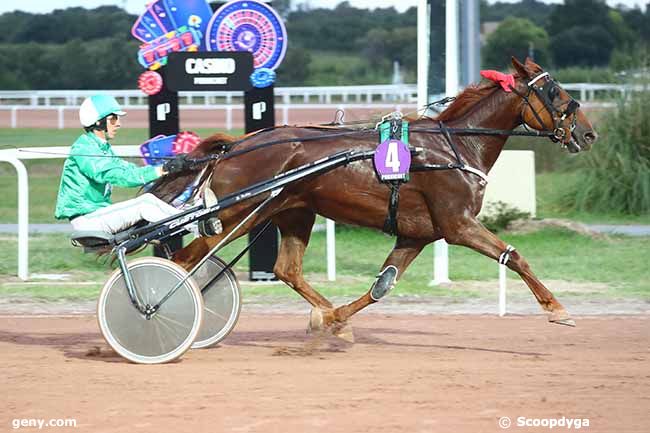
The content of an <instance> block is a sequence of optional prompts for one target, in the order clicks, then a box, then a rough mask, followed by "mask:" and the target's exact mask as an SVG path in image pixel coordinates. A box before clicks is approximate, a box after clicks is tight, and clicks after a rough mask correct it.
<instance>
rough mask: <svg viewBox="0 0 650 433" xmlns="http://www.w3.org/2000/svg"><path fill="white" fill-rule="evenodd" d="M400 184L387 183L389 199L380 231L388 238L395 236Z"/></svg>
mask: <svg viewBox="0 0 650 433" xmlns="http://www.w3.org/2000/svg"><path fill="white" fill-rule="evenodd" d="M401 184H402V182H399V181H397V182H395V181H392V182H390V183H389V185H388V186H389V188H390V198H389V199H388V215H387V216H386V220H384V227H383V228H382V230H383V231H384V232H385V233H387V234H388V235H390V236H397V208H398V206H399V187H400V186H401Z"/></svg>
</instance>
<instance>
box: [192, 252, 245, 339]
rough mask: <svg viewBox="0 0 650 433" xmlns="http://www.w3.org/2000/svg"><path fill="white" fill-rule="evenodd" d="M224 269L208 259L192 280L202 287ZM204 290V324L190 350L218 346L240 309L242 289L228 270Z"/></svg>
mask: <svg viewBox="0 0 650 433" xmlns="http://www.w3.org/2000/svg"><path fill="white" fill-rule="evenodd" d="M225 268H226V264H225V263H224V262H223V261H221V259H219V258H218V257H216V256H212V257H210V258H209V259H208V260H207V261H206V262H205V263H204V264H203V265H201V267H200V268H199V269H197V271H196V272H195V273H194V275H193V278H194V281H196V284H197V285H198V286H199V287H200V288H203V287H204V286H205V285H206V284H207V283H208V282H209V280H210V279H211V278H213V277H215V276H216V275H217V274H218V273H219V272H221V271H222V270H223V269H225ZM202 291H203V304H204V310H203V324H202V325H201V330H200V331H199V335H198V336H197V337H196V340H194V344H193V345H192V348H193V349H199V348H204V347H209V346H213V345H215V344H217V343H218V342H220V341H221V340H223V339H224V338H226V336H227V335H228V334H229V333H230V331H232V330H233V328H234V327H235V325H236V324H237V319H239V312H240V310H241V289H240V288H239V283H238V282H237V277H235V274H234V272H232V270H230V269H228V270H227V271H226V272H224V273H223V275H222V276H221V277H220V278H219V280H217V281H215V282H213V283H212V284H211V285H210V287H209V288H208V289H207V290H202Z"/></svg>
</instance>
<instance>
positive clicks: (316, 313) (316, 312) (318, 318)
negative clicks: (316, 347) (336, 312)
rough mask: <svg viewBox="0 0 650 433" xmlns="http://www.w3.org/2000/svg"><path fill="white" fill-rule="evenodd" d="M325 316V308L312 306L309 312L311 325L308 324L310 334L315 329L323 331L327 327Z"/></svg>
mask: <svg viewBox="0 0 650 433" xmlns="http://www.w3.org/2000/svg"><path fill="white" fill-rule="evenodd" d="M324 323H325V318H324V317H323V310H321V309H320V308H312V309H311V313H309V325H308V326H307V333H308V334H310V333H312V332H314V331H322V330H323V329H324V328H325V325H324Z"/></svg>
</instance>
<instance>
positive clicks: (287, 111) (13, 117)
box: [0, 104, 417, 130]
mask: <svg viewBox="0 0 650 433" xmlns="http://www.w3.org/2000/svg"><path fill="white" fill-rule="evenodd" d="M243 109H244V106H243V105H241V104H212V105H187V104H182V105H180V106H179V110H180V112H181V113H183V112H185V113H187V112H188V111H192V110H196V111H212V110H214V111H225V113H226V120H225V123H223V124H222V125H219V124H218V123H216V122H211V123H210V125H205V127H214V128H219V127H221V128H223V129H226V130H231V129H233V111H234V110H238V111H240V112H243ZM275 109H276V110H278V111H280V112H281V113H282V122H281V123H282V124H283V125H289V124H290V122H291V111H308V110H312V111H313V110H331V111H332V119H331V120H334V119H333V113H334V112H335V111H336V110H377V112H380V113H386V112H392V111H406V112H407V113H408V112H415V110H416V109H417V107H416V105H415V104H277V105H276V106H275ZM78 110H79V107H77V106H62V105H60V106H31V105H12V106H2V105H0V111H9V112H10V113H11V114H10V122H9V126H10V127H11V128H17V127H18V115H19V112H20V111H55V112H56V113H57V119H56V128H58V129H64V128H65V127H66V125H65V112H73V113H75V115H76V112H77V111H78ZM128 110H129V111H143V112H148V111H149V106H147V105H131V106H129V107H128ZM41 123H42V122H41ZM42 127H47V126H46V125H44V126H42ZM68 127H70V128H72V127H75V128H76V127H78V124H77V123H76V122H75V123H74V124H73V125H68Z"/></svg>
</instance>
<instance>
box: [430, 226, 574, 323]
mask: <svg viewBox="0 0 650 433" xmlns="http://www.w3.org/2000/svg"><path fill="white" fill-rule="evenodd" d="M452 224H453V227H444V228H443V231H444V233H445V239H446V240H447V242H449V243H450V244H455V245H463V246H466V247H469V248H472V249H473V250H476V251H478V252H479V253H481V254H483V255H485V256H488V257H491V258H493V259H495V260H498V259H499V258H500V257H501V256H502V255H503V257H504V258H506V252H507V248H508V245H507V244H506V243H505V242H503V241H502V240H501V239H499V238H498V237H497V236H496V235H494V234H493V233H492V232H490V231H489V230H488V229H486V228H485V227H484V226H483V225H482V224H481V223H480V222H479V221H477V220H476V219H462V220H456V221H455V222H454V223H452ZM506 266H508V268H510V269H512V270H513V271H515V272H517V273H518V274H519V276H520V277H521V279H522V280H524V282H525V283H526V285H528V287H529V288H530V290H531V291H532V292H533V294H534V295H535V298H537V302H539V304H540V305H541V307H542V308H543V309H544V310H545V311H547V312H548V313H550V314H549V321H550V322H554V323H558V324H561V325H568V326H575V322H574V321H573V320H571V318H570V317H569V314H568V313H567V311H566V310H565V309H564V307H563V306H562V304H560V302H559V301H558V300H557V299H555V296H553V294H552V293H551V292H550V291H549V290H548V289H547V288H546V287H545V286H544V284H542V282H541V281H540V280H539V279H538V278H537V277H536V276H535V274H534V273H533V271H532V270H531V269H530V266H529V265H528V262H527V261H526V260H525V259H524V258H523V257H522V256H521V255H520V254H519V253H518V252H517V251H514V250H513V251H511V252H509V253H507V262H506Z"/></svg>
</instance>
